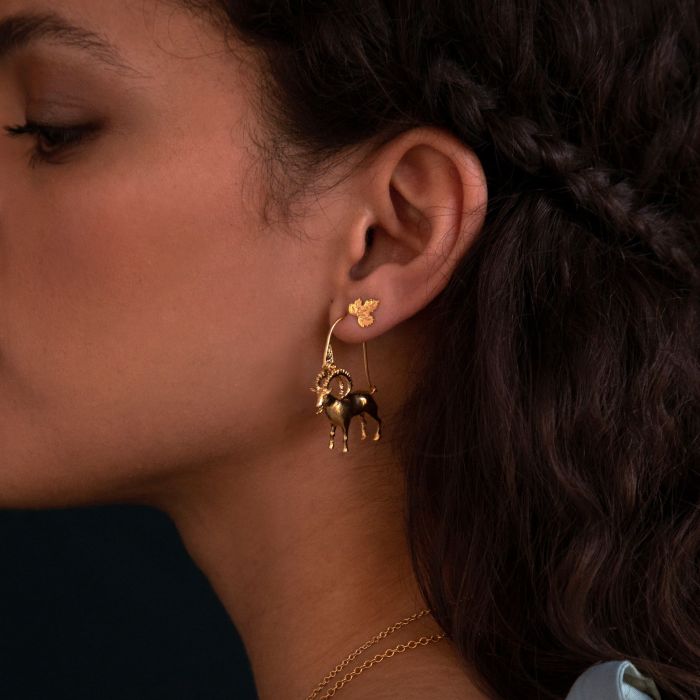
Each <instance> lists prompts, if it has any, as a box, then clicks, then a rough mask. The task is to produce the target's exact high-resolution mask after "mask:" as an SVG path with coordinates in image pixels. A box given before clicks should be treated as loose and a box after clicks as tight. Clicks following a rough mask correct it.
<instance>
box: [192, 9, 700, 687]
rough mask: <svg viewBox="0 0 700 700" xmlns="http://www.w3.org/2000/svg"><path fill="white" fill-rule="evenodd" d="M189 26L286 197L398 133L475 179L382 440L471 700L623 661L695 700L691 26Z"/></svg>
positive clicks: (464, 17) (698, 48)
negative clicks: (241, 86) (390, 452)
mask: <svg viewBox="0 0 700 700" xmlns="http://www.w3.org/2000/svg"><path fill="white" fill-rule="evenodd" d="M188 4H189V5H190V6H191V7H195V6H197V7H198V9H205V8H208V9H214V10H215V11H216V12H217V13H218V14H219V18H220V19H221V18H223V19H225V21H226V22H227V23H228V24H229V27H230V28H232V29H233V30H234V31H235V33H236V35H237V36H238V37H239V38H240V39H242V40H243V41H245V42H247V43H249V44H250V45H251V46H252V47H254V48H257V49H259V51H260V55H261V56H262V57H263V58H264V60H265V62H266V63H265V66H266V70H265V75H269V76H270V77H269V80H268V83H267V84H266V85H265V92H266V94H267V97H268V100H269V101H268V103H267V106H268V108H269V109H268V110H267V111H266V117H267V118H268V121H269V122H270V123H271V124H272V125H273V126H274V129H273V133H275V134H277V135H278V136H279V137H280V138H279V140H278V141H276V142H275V145H274V147H272V146H270V143H272V142H270V143H268V147H269V150H268V154H272V155H273V156H274V160H275V162H277V163H280V162H282V161H283V160H284V159H285V157H286V161H287V162H286V163H285V172H286V173H287V174H288V175H289V177H290V178H291V176H292V175H296V176H299V177H301V174H302V173H304V172H313V168H312V169H311V170H309V168H308V165H309V164H313V165H315V166H322V164H323V163H324V162H325V161H326V159H328V158H330V157H331V156H333V155H337V154H341V153H343V152H345V151H346V150H347V149H349V148H352V147H355V146H358V145H361V144H364V143H367V142H369V141H370V140H373V139H379V140H382V139H383V140H384V141H385V140H388V139H390V138H392V137H393V136H395V135H397V134H398V133H400V132H402V131H404V130H406V129H408V128H411V127H414V126H418V125H431V126H435V127H441V128H444V129H447V130H449V131H450V132H451V133H453V134H455V135H457V136H458V137H459V138H460V139H461V140H462V141H463V142H464V143H465V144H467V145H468V146H469V147H471V148H472V149H474V151H475V152H476V153H477V155H478V156H479V157H480V159H481V162H482V164H483V167H484V170H485V172H486V176H487V181H488V188H489V205H488V211H487V216H486V221H485V224H484V227H483V230H482V232H481V234H480V237H479V239H478V240H477V242H476V243H475V245H474V246H473V247H472V248H471V250H470V251H469V253H468V255H467V256H466V257H465V259H464V260H463V262H462V264H461V266H460V267H459V269H458V270H457V271H456V273H455V275H454V276H453V278H452V280H451V281H450V283H449V285H448V287H447V288H446V289H445V291H444V292H443V293H442V294H441V295H439V297H437V298H436V299H435V301H434V302H433V303H432V304H431V305H430V307H429V311H430V312H431V314H432V317H433V318H434V319H435V320H436V322H437V323H438V328H439V329H440V330H439V333H438V334H436V335H435V336H434V337H432V338H430V339H428V343H429V345H428V349H427V353H428V362H427V366H428V368H429V369H428V371H427V372H426V374H425V375H424V376H423V378H422V380H421V382H420V384H419V385H417V386H416V388H415V393H414V394H413V395H412V396H411V397H410V399H409V400H408V401H407V403H406V406H405V420H404V422H403V425H405V426H406V430H405V435H401V436H400V437H399V439H398V440H397V444H398V446H400V449H401V458H402V464H403V465H404V467H405V474H406V483H407V487H408V490H407V494H408V496H407V499H408V502H407V504H406V506H407V507H406V519H407V520H406V528H407V536H408V540H409V542H410V546H411V549H412V556H413V559H414V567H415V571H416V574H417V576H418V579H419V582H420V584H421V586H422V588H423V591H424V595H425V598H426V601H427V602H428V604H429V605H430V606H431V607H432V608H433V610H434V611H435V616H436V618H437V620H438V621H439V622H440V624H441V625H442V626H443V628H444V629H445V631H446V632H447V633H448V635H449V636H450V637H451V639H452V640H453V642H454V644H455V645H456V647H457V648H458V649H459V651H460V653H461V654H462V655H463V657H464V658H465V659H467V660H469V661H470V662H471V663H473V664H474V665H475V666H476V667H477V669H478V670H479V672H480V673H481V674H482V675H483V678H484V680H485V682H486V683H487V684H488V685H487V686H486V687H487V688H488V692H489V693H490V694H491V695H492V696H493V697H494V698H502V699H503V700H506V699H508V700H512V698H561V697H563V696H564V695H565V694H566V692H567V691H568V689H569V687H570V685H571V683H572V682H573V680H574V678H575V677H576V676H577V675H578V674H579V673H581V672H582V671H583V670H584V669H585V668H586V667H588V666H589V665H591V664H593V663H595V662H597V661H599V660H608V659H629V660H631V661H632V662H633V663H634V664H635V665H636V666H637V667H638V668H639V670H640V671H642V673H645V674H647V675H649V676H651V677H652V678H654V679H655V681H656V683H657V685H658V687H659V688H660V689H661V691H662V694H663V696H664V697H665V698H679V699H681V698H682V699H683V700H689V699H690V698H698V697H700V670H699V669H700V577H699V565H700V557H699V552H700V546H699V545H700V489H699V483H700V482H699V479H698V476H699V475H698V471H699V466H700V465H699V462H700V460H699V454H700V442H699V439H698V434H699V430H698V428H699V422H700V418H699V414H700V411H699V410H698V408H699V406H698V403H699V401H698V398H699V397H700V363H699V359H698V357H699V353H698V349H699V343H698V336H699V332H698V327H699V326H698V323H699V314H698V310H699V305H698V298H699V294H698V292H699V290H700V284H699V282H700V271H699V268H700V266H699V265H698V262H699V260H698V256H699V250H700V245H699V241H698V238H699V237H698V212H699V210H700V207H699V204H700V191H699V185H698V183H699V177H698V165H699V161H700V119H699V114H700V85H699V82H698V81H699V76H700V60H699V52H700V28H699V26H698V22H699V19H698V18H699V17H700V7H698V5H697V3H696V2H695V1H694V0H615V1H614V2H596V1H595V0H570V1H569V2H560V0H468V1H463V0H431V1H430V2H429V3H425V2H419V1H418V0H391V1H390V0H333V1H324V0H297V1H294V0H231V1H230V2H223V1H221V0H219V1H216V2H206V1H204V0H202V1H201V2H196V3H194V2H190V3H188ZM261 77H262V76H261ZM280 144H282V146H280ZM287 147H288V150H286V149H287ZM292 149H293V153H294V155H293V157H290V156H289V154H290V153H292Z"/></svg>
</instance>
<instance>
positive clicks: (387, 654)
mask: <svg viewBox="0 0 700 700" xmlns="http://www.w3.org/2000/svg"><path fill="white" fill-rule="evenodd" d="M430 612H431V611H430V610H427V609H426V610H421V611H420V612H417V613H414V614H413V615H411V616H410V617H406V618H404V619H403V620H400V621H399V622H397V623H395V624H393V625H390V626H389V627H387V628H386V629H385V630H384V631H383V632H380V633H379V634H377V635H375V636H374V637H372V638H371V639H368V640H367V641H366V642H365V643H364V644H363V645H362V646H359V647H358V648H357V649H355V651H353V652H352V653H351V654H349V655H348V656H346V657H345V659H344V660H343V661H341V662H340V663H339V664H338V665H337V666H336V667H335V668H334V669H333V670H332V671H331V672H330V673H328V674H327V675H326V676H325V677H324V679H323V680H322V681H321V682H320V683H319V684H318V685H317V686H316V687H315V688H314V689H313V691H312V692H311V693H310V694H309V695H308V696H307V697H306V700H314V698H315V697H316V696H317V695H318V694H319V693H320V692H321V690H322V689H323V688H324V686H326V685H328V683H329V682H330V681H331V680H332V679H333V678H335V676H336V675H337V674H338V673H340V671H342V670H343V668H345V667H346V666H347V665H348V664H349V663H350V662H351V661H352V660H353V659H354V658H355V657H356V656H359V655H360V654H361V653H362V652H363V651H365V650H366V649H369V647H371V646H372V645H373V644H377V643H378V642H379V641H380V640H382V639H384V638H385V637H388V636H389V635H390V634H392V633H393V632H395V631H396V630H397V629H400V628H401V627H404V626H405V625H407V624H409V623H410V622H413V621H414V620H418V619H419V618H421V617H423V615H427V614H428V613H430ZM444 636H445V633H444V632H441V633H439V634H433V635H431V636H430V637H420V638H419V639H416V640H411V641H410V642H407V643H406V644H398V645H397V646H395V647H393V648H392V649H387V650H386V651H384V652H383V653H381V654H375V655H374V656H373V657H372V658H371V659H367V660H366V661H364V662H363V663H362V664H360V665H359V666H356V667H355V668H354V669H353V670H352V671H351V672H350V673H346V674H345V676H343V678H341V679H340V680H339V681H336V683H335V685H333V686H332V687H331V688H329V689H328V690H327V691H326V693H325V694H324V695H322V696H321V697H320V698H319V700H328V698H332V697H333V696H334V695H335V694H336V693H337V692H338V691H339V690H340V689H341V688H342V687H343V686H344V685H345V684H346V683H349V682H350V681H351V680H352V679H353V678H355V677H356V676H359V675H360V674H361V673H362V672H363V671H364V670H365V669H368V668H371V667H372V666H374V665H376V664H378V663H379V662H380V661H383V660H384V659H389V658H391V657H392V656H394V655H396V654H402V653H403V652H405V651H408V650H409V649H416V648H417V647H418V646H426V645H427V644H431V643H433V642H437V641H439V640H440V639H442V638H443V637H444Z"/></svg>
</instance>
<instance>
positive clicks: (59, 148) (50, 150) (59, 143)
mask: <svg viewBox="0 0 700 700" xmlns="http://www.w3.org/2000/svg"><path fill="white" fill-rule="evenodd" d="M4 128H5V131H7V133H8V135H9V136H11V137H17V136H23V135H25V134H30V135H32V136H34V137H36V145H35V147H34V150H33V151H32V154H31V157H30V159H29V165H30V166H31V167H35V166H36V165H37V164H38V163H39V162H45V163H58V162H60V161H59V160H57V158H58V157H59V156H60V155H62V154H64V152H65V151H67V150H68V149H69V148H71V147H73V146H76V145H78V144H79V143H81V142H82V141H83V140H85V138H86V137H87V136H89V135H92V134H94V132H95V131H96V130H97V126H96V125H94V124H79V125H75V126H57V125H52V124H41V123H39V122H34V121H29V120H28V121H27V122H26V123H25V124H21V125H17V126H6V127H4Z"/></svg>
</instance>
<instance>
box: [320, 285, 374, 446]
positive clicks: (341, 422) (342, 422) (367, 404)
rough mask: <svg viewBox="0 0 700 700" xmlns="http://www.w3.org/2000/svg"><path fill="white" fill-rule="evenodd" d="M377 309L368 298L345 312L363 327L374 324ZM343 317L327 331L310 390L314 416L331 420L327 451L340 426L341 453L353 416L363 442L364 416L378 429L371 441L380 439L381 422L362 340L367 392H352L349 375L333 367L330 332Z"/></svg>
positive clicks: (364, 430)
mask: <svg viewBox="0 0 700 700" xmlns="http://www.w3.org/2000/svg"><path fill="white" fill-rule="evenodd" d="M377 306H379V301H378V300H377V299H368V300H367V301H366V302H364V303H363V302H362V299H359V298H358V299H355V301H353V302H352V303H351V304H349V305H348V313H350V314H351V315H352V316H357V323H358V324H359V325H360V326H361V327H363V328H365V327H367V326H371V325H372V324H373V323H374V318H373V317H372V315H371V314H372V312H373V311H374V310H375V309H376V308H377ZM346 316H347V313H346V314H344V315H343V316H341V317H340V318H339V319H337V320H336V321H335V322H334V323H333V325H332V326H331V328H330V331H328V337H327V338H326V347H325V349H324V351H323V357H322V359H321V371H320V372H319V373H318V374H317V375H316V385H315V386H313V387H310V389H311V391H313V392H314V393H315V394H316V413H324V412H325V414H326V416H327V417H328V419H329V420H330V421H331V433H330V442H329V445H328V447H329V449H331V450H332V449H333V445H334V441H335V431H336V428H337V427H338V426H340V427H341V428H342V429H343V452H347V451H348V429H349V427H350V421H351V420H352V418H353V417H354V416H360V425H361V428H362V439H363V440H364V439H365V438H366V437H367V431H366V419H365V416H364V414H365V413H368V414H369V415H370V416H372V418H374V420H375V421H376V422H377V430H376V433H375V434H374V437H373V440H379V439H380V438H381V436H382V421H381V419H380V418H379V413H378V409H377V403H376V401H375V400H374V397H373V396H372V395H373V394H374V393H375V392H376V391H377V387H376V386H374V384H372V381H371V380H370V378H369V363H368V362H367V345H366V343H365V341H364V340H363V341H362V354H363V357H364V362H365V374H366V375H367V384H368V387H369V388H368V389H367V390H366V391H352V377H351V376H350V372H348V371H347V370H346V369H342V368H340V367H338V366H336V364H335V358H334V357H333V347H332V346H331V336H332V335H333V329H334V328H335V327H336V325H337V324H338V323H340V321H342V320H343V319H344V318H345V317H346ZM334 379H337V380H338V388H339V394H340V395H339V396H334V395H333V394H331V386H330V385H331V382H332V381H333V380H334Z"/></svg>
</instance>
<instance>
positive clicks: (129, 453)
mask: <svg viewBox="0 0 700 700" xmlns="http://www.w3.org/2000/svg"><path fill="white" fill-rule="evenodd" d="M215 162H216V160H215V158H213V157H212V156H211V155H209V157H208V158H207V165H206V167H205V166H204V164H201V165H200V164H198V163H191V162H190V163H187V164H185V163H181V164H179V166H177V167H174V164H172V163H169V164H164V165H163V167H162V168H161V169H159V170H158V171H155V172H154V171H153V170H152V169H151V170H149V171H148V172H147V174H145V175H144V176H143V177H142V178H139V177H137V176H135V175H134V174H133V173H132V174H130V175H129V176H128V177H126V174H124V175H125V176H124V177H119V176H118V175H117V174H110V176H109V177H105V178H103V179H100V178H93V179H92V180H91V181H89V182H88V183H82V184H81V185H80V187H77V188H74V189H73V188H69V187H68V186H65V187H64V188H62V189H61V188H58V187H56V188H55V189H54V190H53V191H52V196H51V197H50V198H49V199H48V200H44V201H43V203H42V204H41V205H40V206H38V207H37V206H36V204H35V203H33V206H32V208H29V207H26V208H25V207H17V209H16V212H19V213H18V216H20V217H21V220H15V221H14V222H12V225H11V226H8V228H7V229H6V231H7V232H8V233H7V235H6V236H5V237H4V240H3V247H4V250H3V251H2V252H3V272H2V283H3V288H4V290H3V291H4V294H3V305H2V306H3V309H2V312H0V313H1V314H2V331H0V333H2V342H1V344H0V362H1V363H0V388H2V391H0V444H1V445H2V446H3V449H4V454H5V455H6V459H5V467H6V468H7V469H8V470H10V472H11V473H12V475H13V478H14V479H15V480H16V481H17V482H21V481H22V480H23V479H24V480H25V485H26V481H27V480H29V479H31V480H35V481H36V484H40V485H41V489H42V490H44V491H45V490H46V489H48V490H49V492H50V493H54V494H61V493H63V490H62V489H63V488H65V489H67V490H69V491H70V493H71V494H74V493H75V491H74V489H75V484H76V483H77V482H78V481H79V482H80V484H81V487H82V488H85V489H87V490H88V491H89V490H90V488H91V487H90V481H91V479H95V480H96V483H97V482H100V483H102V484H103V486H104V478H105V474H107V475H108V477H109V479H110V480H111V481H113V482H114V485H113V488H114V489H115V490H116V491H117V492H118V487H117V483H118V482H119V481H120V480H121V479H124V480H125V481H126V480H129V479H131V478H133V474H129V473H127V471H126V465H128V464H131V465H133V466H134V467H138V468H139V469H145V470H147V469H149V468H151V467H150V466H148V465H153V464H159V463H163V462H164V461H165V462H170V463H176V462H181V463H186V462H188V461H191V460H193V459H194V458H195V456H196V457H197V458H204V457H205V456H206V454H207V452H209V453H214V452H216V451H217V450H224V449H228V448H230V446H231V444H235V441H236V439H237V437H239V436H243V435H246V434H251V431H253V430H255V429H257V425H258V424H259V413H258V411H257V410H256V409H254V408H253V405H254V401H255V399H256V396H258V394H256V384H257V385H258V386H259V385H260V384H261V383H264V384H268V383H274V382H275V381H279V383H280V385H282V384H283V383H284V378H283V377H282V376H280V377H276V375H275V372H279V373H280V375H281V374H282V371H283V369H284V368H282V367H279V366H272V367H271V366H269V365H270V360H271V359H272V357H273V356H274V355H275V354H276V350H275V347H274V345H273V343H274V342H275V334H274V332H272V333H271V328H275V327H276V326H275V324H279V323H282V324H284V323H289V322H290V321H289V319H290V315H289V313H288V311H287V310H286V309H285V308H284V307H283V305H281V304H280V299H282V298H289V293H290V291H289V290H288V289H286V288H285V286H284V285H285V282H286V281H287V280H288V277H285V276H284V275H280V274H279V269H276V268H275V266H274V260H275V259H280V258H282V259H284V258H285V257H286V253H285V252H283V251H280V250H279V249H277V245H279V244H280V241H281V239H275V242H273V240H272V238H270V237H266V236H267V234H265V233H260V232H256V230H255V228H256V224H255V222H254V221H253V218H252V216H251V214H250V213H249V212H248V211H247V209H246V208H245V207H244V206H242V202H241V200H240V194H239V193H240V184H239V182H238V181H237V180H236V178H235V176H232V175H231V174H230V171H231V164H230V163H228V164H227V165H226V169H225V168H223V167H222V168H221V169H220V170H218V171H217V169H216V168H215V167H212V163H215ZM192 173H205V174H206V175H200V176H199V179H197V177H194V178H193V175H192ZM271 235H272V234H270V236H271ZM292 250H293V246H290V247H289V251H292ZM291 262H292V263H293V261H291ZM292 293H293V292H292ZM277 327H279V326H277ZM288 379H289V377H287V380H288ZM210 456H215V455H214V454H211V455H210ZM42 464H43V465H45V467H46V468H45V469H42V468H41V466H40V465H42ZM88 466H89V468H88ZM2 469H3V466H2V465H0V470H2ZM25 469H26V470H27V473H25V474H24V475H23V476H22V471H23V470H25ZM49 474H51V476H49ZM86 475H88V478H86ZM71 477H72V478H71ZM8 478H9V477H8V472H5V475H4V476H3V474H2V473H0V487H7V486H8V481H7V479H8ZM62 485H63V486H62ZM94 488H97V486H95V487H94ZM71 497H72V496H71ZM91 497H94V494H86V498H91ZM56 498H57V499H58V500H59V501H60V500H61V498H62V497H61V496H59V495H56Z"/></svg>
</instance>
